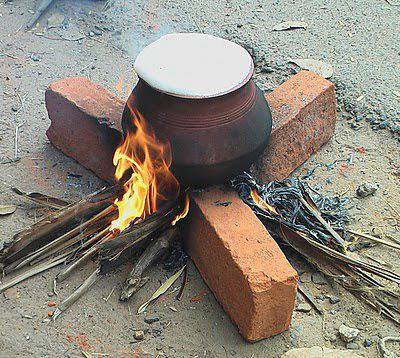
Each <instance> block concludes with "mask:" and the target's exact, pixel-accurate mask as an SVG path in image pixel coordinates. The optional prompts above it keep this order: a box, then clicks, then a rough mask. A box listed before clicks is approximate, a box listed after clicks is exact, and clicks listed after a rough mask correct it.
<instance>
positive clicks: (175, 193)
mask: <svg viewBox="0 0 400 358" xmlns="http://www.w3.org/2000/svg"><path fill="white" fill-rule="evenodd" d="M132 124H133V125H132V127H131V128H130V129H129V131H128V133H127V134H126V136H125V138H124V140H123V142H122V144H121V146H120V147H119V148H118V149H117V150H116V152H115V156H114V164H115V166H116V171H115V177H116V181H117V184H115V185H114V186H111V187H108V188H103V189H101V190H99V191H98V192H95V193H92V194H90V195H88V196H87V197H85V198H83V199H81V200H80V201H78V202H77V203H73V204H68V203H66V202H63V201H61V200H59V199H56V198H52V197H49V196H47V195H43V194H40V193H31V194H26V193H23V192H21V191H19V190H17V189H14V192H15V193H16V194H18V195H20V196H22V197H23V198H25V199H28V200H31V201H33V202H35V203H37V204H39V205H45V206H48V207H51V208H52V209H56V211H54V212H51V213H50V214H48V215H47V216H45V217H44V218H43V219H42V220H40V221H39V222H37V223H35V224H34V225H32V226H31V227H29V228H27V229H25V230H23V231H22V232H20V233H18V234H17V235H15V236H14V238H13V239H12V240H11V242H9V243H6V244H5V245H4V246H3V248H2V249H1V250H0V265H1V267H2V269H3V273H4V274H5V275H6V276H11V278H10V279H7V278H6V282H5V283H3V284H2V285H0V292H2V291H4V290H6V289H8V288H9V287H11V286H13V285H15V284H18V283H19V282H21V281H23V280H25V279H27V278H29V277H32V276H34V275H36V274H38V273H40V272H43V271H45V270H47V269H50V268H52V267H55V266H57V265H61V264H64V265H65V267H64V268H63V269H62V270H61V272H59V273H58V275H57V276H56V278H55V280H54V290H56V286H57V284H58V283H60V282H62V281H64V280H66V279H67V278H69V277H70V276H71V275H72V274H73V273H74V272H75V271H76V270H77V269H78V268H79V267H81V266H82V265H84V264H85V263H87V262H88V261H89V260H94V261H95V262H96V264H97V267H96V270H95V271H94V272H93V273H92V274H91V275H90V276H89V277H88V278H87V279H86V280H85V281H84V282H83V283H82V285H81V286H80V287H79V288H78V289H77V290H76V291H75V292H73V293H72V294H71V295H70V296H69V297H68V298H67V299H66V300H64V301H63V302H62V303H61V305H60V306H59V307H58V308H57V310H56V312H55V313H54V315H53V317H54V319H55V318H56V317H58V316H59V315H60V314H61V313H62V312H64V311H65V310H66V309H68V308H69V307H70V306H71V305H72V304H73V303H74V302H76V301H77V300H78V299H79V298H80V297H81V296H82V295H84V294H85V293H86V292H87V291H88V290H89V289H90V287H92V285H93V284H94V283H95V282H96V281H97V280H98V279H100V278H101V276H103V275H105V274H107V273H109V272H111V271H113V270H115V269H116V268H118V267H119V266H120V265H122V264H124V263H126V262H129V261H130V262H132V261H133V258H134V257H135V256H137V255H138V254H141V256H140V257H139V259H138V260H137V261H136V263H135V265H134V267H133V269H132V271H131V273H130V275H129V276H128V278H127V280H126V283H125V286H124V289H123V292H122V295H121V299H122V300H126V299H128V298H129V297H130V296H131V295H133V293H134V292H136V291H137V290H138V289H139V288H140V287H141V286H143V283H144V282H145V279H144V278H143V277H142V275H143V273H144V272H145V270H146V269H148V268H149V267H150V266H151V265H152V264H154V263H155V262H157V261H158V260H159V259H160V258H161V257H162V256H163V255H164V254H165V252H166V251H167V250H168V248H169V247H170V245H171V243H172V241H173V238H174V237H176V235H177V231H178V229H177V227H176V226H175V224H176V223H177V222H178V221H179V220H180V219H182V218H184V217H185V216H186V214H187V212H188V210H189V198H188V194H187V193H186V192H185V191H180V188H179V183H178V181H177V180H176V179H175V177H174V176H173V174H172V173H171V172H170V171H169V166H170V164H171V157H170V156H171V152H170V150H169V147H168V144H164V143H161V142H159V141H158V140H157V138H156V137H155V136H154V134H153V133H152V131H151V129H150V128H148V127H147V125H146V123H145V122H144V120H143V119H142V118H141V116H140V114H139V113H137V112H135V111H134V110H133V112H132Z"/></svg>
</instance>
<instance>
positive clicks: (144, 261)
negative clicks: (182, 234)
mask: <svg viewBox="0 0 400 358" xmlns="http://www.w3.org/2000/svg"><path fill="white" fill-rule="evenodd" d="M176 234H177V228H176V227H175V226H174V227H172V228H170V229H168V230H167V231H165V232H164V233H163V234H162V235H161V236H160V237H158V238H156V239H154V240H153V241H152V242H151V243H150V245H149V246H147V248H146V249H145V250H144V251H143V253H142V254H141V255H140V257H139V259H138V260H137V261H136V263H135V265H134V267H133V269H132V271H131V272H130V273H129V275H128V277H127V279H126V281H125V284H124V287H123V288H122V292H121V296H120V300H121V301H126V300H128V299H129V298H130V297H131V296H132V295H134V294H135V293H136V292H138V291H139V290H140V289H141V288H142V287H143V286H144V285H145V284H146V283H147V282H148V280H149V279H148V277H143V273H144V272H145V271H146V270H147V269H148V268H149V267H150V266H152V265H153V264H154V263H156V262H157V261H158V260H159V259H160V258H161V257H162V256H163V255H164V254H165V253H166V252H167V250H168V249H169V248H170V247H171V245H172V242H173V240H174V238H175V237H176Z"/></svg>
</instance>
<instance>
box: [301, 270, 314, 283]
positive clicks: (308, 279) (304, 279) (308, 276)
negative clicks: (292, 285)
mask: <svg viewBox="0 0 400 358" xmlns="http://www.w3.org/2000/svg"><path fill="white" fill-rule="evenodd" d="M300 281H301V282H303V283H308V282H311V272H304V273H303V274H302V275H301V276H300Z"/></svg>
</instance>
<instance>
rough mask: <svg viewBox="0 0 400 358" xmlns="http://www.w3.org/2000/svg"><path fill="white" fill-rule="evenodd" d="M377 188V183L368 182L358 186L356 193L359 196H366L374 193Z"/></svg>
mask: <svg viewBox="0 0 400 358" xmlns="http://www.w3.org/2000/svg"><path fill="white" fill-rule="evenodd" d="M377 190H378V187H377V186H376V185H375V184H371V183H368V182H366V183H364V184H361V185H360V186H359V187H358V188H357V190H356V194H357V196H358V197H359V198H366V197H367V196H370V195H372V194H374V193H375V192H376V191H377Z"/></svg>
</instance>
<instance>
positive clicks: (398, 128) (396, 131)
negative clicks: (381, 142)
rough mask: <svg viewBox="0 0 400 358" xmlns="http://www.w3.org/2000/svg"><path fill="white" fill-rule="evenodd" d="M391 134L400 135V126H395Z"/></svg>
mask: <svg viewBox="0 0 400 358" xmlns="http://www.w3.org/2000/svg"><path fill="white" fill-rule="evenodd" d="M390 130H391V131H392V133H400V125H399V124H396V125H394V126H393V127H392V128H391V129H390Z"/></svg>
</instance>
